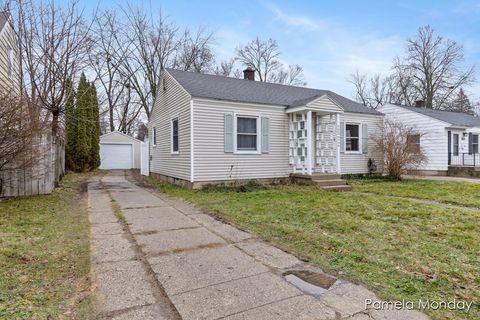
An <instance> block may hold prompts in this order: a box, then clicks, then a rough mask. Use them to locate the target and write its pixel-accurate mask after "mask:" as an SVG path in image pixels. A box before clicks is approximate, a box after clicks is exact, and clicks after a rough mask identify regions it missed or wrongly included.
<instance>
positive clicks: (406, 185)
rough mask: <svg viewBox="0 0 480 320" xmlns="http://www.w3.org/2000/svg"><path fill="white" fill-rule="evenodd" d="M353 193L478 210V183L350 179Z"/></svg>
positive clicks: (479, 198) (479, 189) (479, 206)
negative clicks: (380, 195) (369, 193)
mask: <svg viewBox="0 0 480 320" xmlns="http://www.w3.org/2000/svg"><path fill="white" fill-rule="evenodd" d="M349 183H350V184H352V185H353V186H354V189H355V191H360V192H373V193H377V194H382V195H392V196H401V197H412V198H419V199H428V200H434V201H439V202H444V203H450V204H455V205H461V206H469V207H476V208H480V183H473V182H460V181H436V180H403V181H400V182H396V181H385V180H375V179H365V180H362V179H352V180H349Z"/></svg>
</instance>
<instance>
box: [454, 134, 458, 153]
mask: <svg viewBox="0 0 480 320" xmlns="http://www.w3.org/2000/svg"><path fill="white" fill-rule="evenodd" d="M458 153H459V135H458V133H454V134H453V155H454V156H458Z"/></svg>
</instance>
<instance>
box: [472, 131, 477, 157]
mask: <svg viewBox="0 0 480 320" xmlns="http://www.w3.org/2000/svg"><path fill="white" fill-rule="evenodd" d="M472 153H478V134H474V135H472Z"/></svg>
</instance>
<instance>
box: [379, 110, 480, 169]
mask: <svg viewBox="0 0 480 320" xmlns="http://www.w3.org/2000/svg"><path fill="white" fill-rule="evenodd" d="M378 110H379V111H380V112H382V113H383V114H385V119H391V120H393V121H398V122H401V123H404V124H406V125H408V126H411V127H415V128H416V129H417V130H418V132H419V134H418V135H414V136H412V137H409V138H408V139H409V140H410V141H411V143H412V144H415V145H418V146H419V147H420V148H422V151H423V152H424V153H425V155H426V156H427V158H428V159H427V161H426V162H425V163H424V164H423V165H422V166H420V167H419V168H416V170H417V171H420V172H419V173H423V174H439V175H445V174H447V171H448V169H449V167H452V166H465V167H474V166H477V167H479V166H480V154H479V135H480V118H479V117H474V116H471V115H468V114H465V113H460V112H451V111H441V110H433V109H429V108H425V107H423V106H422V104H421V103H419V106H418V107H407V106H401V105H395V104H386V105H384V106H382V107H380V108H379V109H378Z"/></svg>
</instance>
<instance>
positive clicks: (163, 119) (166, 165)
mask: <svg viewBox="0 0 480 320" xmlns="http://www.w3.org/2000/svg"><path fill="white" fill-rule="evenodd" d="M162 79H165V82H164V85H161V86H159V87H160V88H159V89H158V92H157V97H156V100H155V103H154V107H153V109H152V114H151V116H150V121H149V124H148V126H149V128H154V127H155V128H156V133H157V134H156V145H155V146H154V145H153V144H152V145H151V146H150V156H151V161H150V172H152V173H157V174H161V175H165V176H170V177H174V178H179V179H183V180H187V181H190V179H191V176H190V173H191V166H190V140H191V139H190V138H191V137H190V100H191V98H190V95H189V94H188V93H187V92H186V91H185V90H184V89H183V88H182V87H181V86H180V85H179V84H178V83H177V82H176V81H175V79H173V78H172V76H170V74H168V73H165V74H164V78H162ZM162 81H163V80H162ZM162 83H163V82H162ZM164 88H165V89H164ZM174 118H178V134H179V135H178V153H177V152H174V153H172V150H173V146H172V131H171V128H172V119H174ZM152 131H153V130H152Z"/></svg>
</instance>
